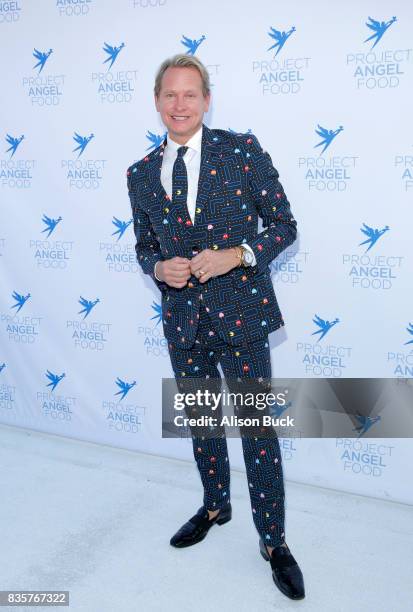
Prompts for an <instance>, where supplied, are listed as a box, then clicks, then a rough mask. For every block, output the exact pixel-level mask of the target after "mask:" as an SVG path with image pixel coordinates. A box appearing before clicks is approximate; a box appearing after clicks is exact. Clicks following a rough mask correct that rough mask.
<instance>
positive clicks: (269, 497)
mask: <svg viewBox="0 0 413 612" xmlns="http://www.w3.org/2000/svg"><path fill="white" fill-rule="evenodd" d="M169 355H170V359H171V363H172V368H173V371H174V376H175V378H176V380H177V382H178V384H179V381H182V380H183V379H185V378H186V377H190V378H192V379H195V378H203V379H205V378H210V379H219V380H218V381H217V382H218V384H219V385H220V384H221V377H220V373H219V370H218V367H217V366H218V363H219V364H220V365H221V368H222V371H223V373H224V376H225V379H226V380H227V381H228V380H229V379H232V380H234V379H238V380H239V379H242V380H244V379H245V378H254V380H257V379H259V380H261V378H263V379H270V378H271V358H270V349H269V342H268V337H267V338H264V339H262V340H258V341H256V342H253V343H252V344H245V345H241V346H231V345H229V344H227V343H225V342H224V341H223V340H222V339H221V338H220V337H219V335H218V332H217V331H216V330H215V329H214V327H213V325H212V323H211V319H210V317H209V316H208V312H207V310H206V309H205V307H204V306H203V305H202V303H201V307H200V312H199V324H198V330H197V335H196V339H195V343H194V345H193V346H192V347H191V348H189V349H181V348H179V347H176V346H171V345H170V346H169ZM181 384H182V383H181ZM247 384H248V381H247ZM231 390H232V389H231V388H230V391H231ZM236 410H238V409H236ZM216 429H217V430H218V431H217V432H216V433H214V437H208V436H202V437H199V436H196V435H192V443H193V452H194V457H195V461H196V464H197V467H198V470H199V473H200V477H201V481H202V484H203V488H204V500H203V501H204V506H205V507H206V508H207V509H208V510H211V511H214V510H218V509H221V508H224V507H225V506H226V505H227V504H229V502H230V465H229V459H228V449H227V441H226V436H225V427H224V426H218V427H217V428H216ZM240 435H241V442H242V449H243V455H244V462H245V467H246V473H247V481H248V490H249V495H250V501H251V509H252V516H253V521H254V524H255V527H256V529H257V531H258V533H259V535H260V536H261V537H262V539H263V541H264V542H265V543H266V544H267V545H268V546H279V545H280V544H282V543H283V541H284V538H285V535H284V522H285V506H284V500H285V493H284V479H283V469H282V461H281V452H280V446H279V442H278V438H277V435H276V433H275V431H274V430H271V432H270V433H269V435H268V436H266V437H262V436H261V437H254V436H253V435H251V430H249V431H248V432H247V430H246V429H244V428H243V427H240Z"/></svg>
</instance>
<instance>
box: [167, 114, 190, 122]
mask: <svg viewBox="0 0 413 612" xmlns="http://www.w3.org/2000/svg"><path fill="white" fill-rule="evenodd" d="M171 117H172V119H173V120H174V121H185V120H186V119H189V117H188V116H186V115H171Z"/></svg>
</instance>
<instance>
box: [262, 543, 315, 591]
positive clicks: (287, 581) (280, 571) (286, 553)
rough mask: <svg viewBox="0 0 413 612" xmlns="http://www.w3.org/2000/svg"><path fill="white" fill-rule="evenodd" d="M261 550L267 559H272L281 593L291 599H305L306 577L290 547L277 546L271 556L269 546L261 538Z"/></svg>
mask: <svg viewBox="0 0 413 612" xmlns="http://www.w3.org/2000/svg"><path fill="white" fill-rule="evenodd" d="M260 552H261V555H262V556H263V557H264V559H265V560H266V561H270V563H271V568H272V577H273V580H274V582H275V584H276V585H277V587H278V588H279V589H280V591H281V593H283V594H284V595H286V596H287V597H289V598H290V599H304V597H305V592H304V578H303V575H302V573H301V570H300V568H299V566H298V563H297V561H296V560H295V559H294V557H293V556H292V554H291V552H290V549H289V548H285V546H276V547H275V548H274V550H273V551H272V553H271V557H270V555H269V553H268V550H267V547H266V546H265V544H264V542H263V541H262V539H260Z"/></svg>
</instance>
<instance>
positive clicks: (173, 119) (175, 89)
mask: <svg viewBox="0 0 413 612" xmlns="http://www.w3.org/2000/svg"><path fill="white" fill-rule="evenodd" d="M209 100H210V95H208V96H206V97H204V95H203V93H202V79H201V75H200V74H199V72H198V70H197V69H196V68H192V67H188V68H184V67H181V66H172V67H170V68H167V70H166V71H165V73H164V75H163V77H162V83H161V91H160V92H159V96H158V97H156V96H155V105H156V110H157V111H158V112H159V113H160V114H161V117H162V121H163V123H164V124H165V126H166V127H167V128H168V133H169V136H170V137H171V138H172V140H174V141H175V142H178V143H179V144H181V145H183V144H185V143H186V142H188V140H189V139H190V138H191V136H193V135H194V134H195V132H197V131H198V129H199V128H200V127H201V125H202V119H203V116H204V113H206V112H207V111H208V107H209Z"/></svg>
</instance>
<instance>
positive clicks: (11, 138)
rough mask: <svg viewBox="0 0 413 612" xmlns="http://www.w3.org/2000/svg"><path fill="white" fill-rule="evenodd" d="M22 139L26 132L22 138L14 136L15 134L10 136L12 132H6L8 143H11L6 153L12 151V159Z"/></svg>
mask: <svg viewBox="0 0 413 612" xmlns="http://www.w3.org/2000/svg"><path fill="white" fill-rule="evenodd" d="M22 140H24V134H22V135H21V136H20V138H14V136H10V134H6V142H7V144H9V145H10V147H9V148H8V149H7V150H6V153H9V152H10V151H11V153H10V159H11V158H12V157H13V155H14V154H15V153H16V150H17V147H18V146H19V144H20V143H21V141H22Z"/></svg>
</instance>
